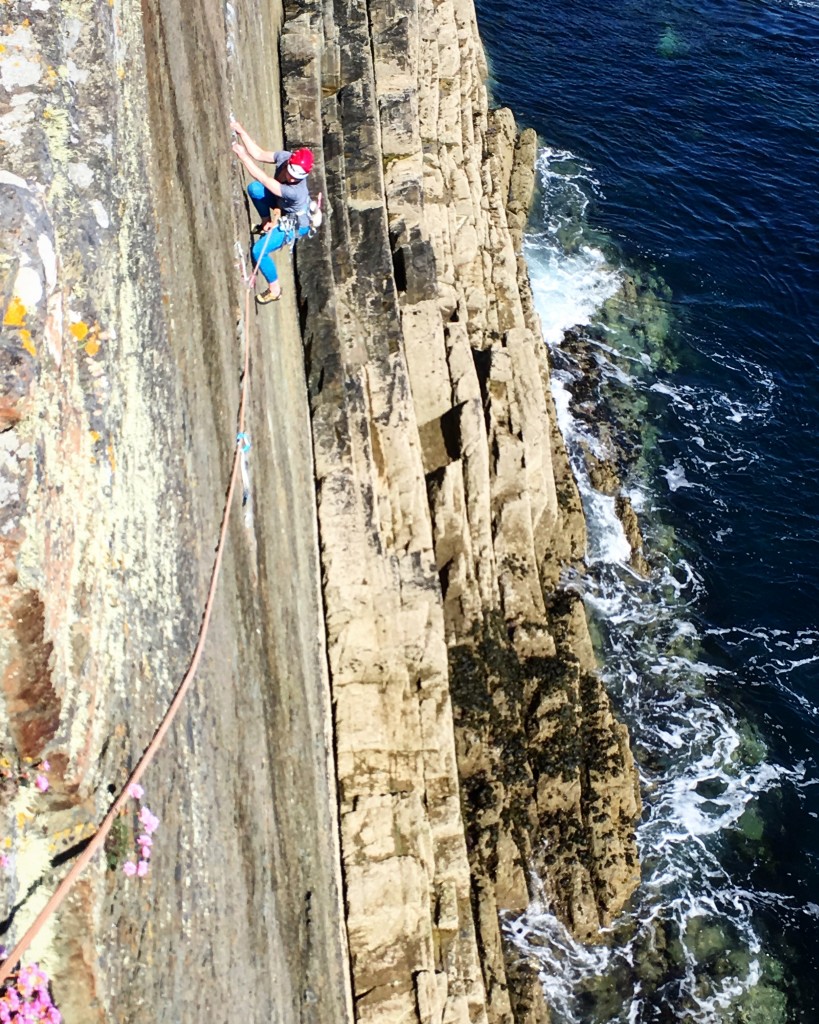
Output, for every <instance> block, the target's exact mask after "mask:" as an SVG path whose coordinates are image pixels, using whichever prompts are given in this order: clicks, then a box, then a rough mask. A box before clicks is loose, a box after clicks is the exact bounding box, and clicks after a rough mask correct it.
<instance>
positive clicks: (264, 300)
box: [256, 288, 282, 306]
mask: <svg viewBox="0 0 819 1024" xmlns="http://www.w3.org/2000/svg"><path fill="white" fill-rule="evenodd" d="M281 297H282V293H281V292H279V294H278V295H274V294H273V293H272V292H271V291H270V289H269V288H268V289H267V291H266V292H262V294H261V295H257V296H256V301H257V302H258V303H259V305H260V306H266V305H267V304H268V302H278V301H279V299H280V298H281Z"/></svg>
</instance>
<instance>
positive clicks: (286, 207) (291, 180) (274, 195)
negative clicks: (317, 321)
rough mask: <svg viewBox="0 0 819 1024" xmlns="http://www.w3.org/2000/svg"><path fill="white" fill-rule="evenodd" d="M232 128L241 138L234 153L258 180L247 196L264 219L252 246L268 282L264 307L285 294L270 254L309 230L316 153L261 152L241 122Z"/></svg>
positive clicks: (259, 297)
mask: <svg viewBox="0 0 819 1024" xmlns="http://www.w3.org/2000/svg"><path fill="white" fill-rule="evenodd" d="M230 127H231V129H232V130H233V131H234V132H236V134H237V135H238V136H239V139H241V142H240V141H236V142H234V143H233V147H232V148H233V152H234V153H235V154H236V156H238V158H239V159H240V160H241V161H242V163H243V164H244V165H245V167H246V168H247V170H248V172H249V173H250V174H252V175H253V177H254V179H255V180H254V181H251V183H250V184H249V185H248V187H247V194H248V195H249V196H250V199H251V202H252V203H253V205H254V206H255V207H256V210H257V212H258V214H259V216H260V217H261V223H260V224H257V225H256V227H254V229H253V233H254V234H258V235H259V239H258V241H257V242H256V243H255V244H254V246H253V263H254V265H255V264H256V263H258V264H259V270H260V271H261V272H262V274H263V275H264V277H265V279H266V280H267V284H268V287H267V291H265V292H262V293H261V295H257V296H256V301H257V302H259V303H261V304H262V305H265V304H266V303H268V302H276V301H277V300H278V299H280V298H281V294H282V286H281V282H280V281H279V279H278V274H277V273H276V265H275V263H274V262H273V260H272V259H271V257H270V253H272V252H275V251H276V250H277V249H281V248H282V246H284V245H288V244H289V243H290V242H292V241H293V240H294V239H296V238H299V237H301V236H302V235H306V234H307V233H308V231H309V230H310V193H309V191H308V189H307V181H306V178H307V175H308V174H309V173H310V171H311V170H312V169H313V154H312V152H311V151H310V150H309V149H297V150H295V151H294V152H292V153H291V152H290V151H289V150H286V149H284V150H276V151H274V150H267V149H262V147H261V146H260V145H259V144H258V143H257V142H255V141H254V140H253V139H252V138H251V137H250V135H248V133H247V132H246V131H245V129H244V128H243V127H242V125H241V124H239V122H238V121H233V122H231V125H230ZM257 161H258V163H257ZM259 163H263V164H274V165H275V168H276V169H275V171H273V173H272V174H267V173H266V172H265V171H263V170H262V168H261V167H259Z"/></svg>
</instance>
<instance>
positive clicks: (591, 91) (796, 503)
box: [478, 0, 819, 1024]
mask: <svg viewBox="0 0 819 1024" xmlns="http://www.w3.org/2000/svg"><path fill="white" fill-rule="evenodd" d="M478 14H479V23H480V27H481V32H482V35H483V38H484V41H485V44H486V46H487V51H488V55H489V58H490V62H491V66H492V71H493V81H492V83H491V85H492V89H493V92H494V95H495V98H496V100H497V101H498V102H501V103H504V104H507V105H509V106H511V107H512V109H513V110H514V111H515V113H516V115H517V117H518V120H519V121H520V122H521V123H522V124H526V125H531V126H533V127H534V128H535V129H536V130H537V131H538V134H539V135H540V137H541V140H542V143H543V151H542V154H541V165H540V180H541V186H542V188H541V194H540V196H539V199H538V205H537V209H536V211H535V214H534V216H533V221H532V225H531V231H530V236H529V242H528V246H527V252H528V256H529V260H530V266H531V268H532V275H533V279H534V286H535V291H536V294H537V296H538V306H539V309H540V312H541V318H542V320H543V321H544V329H545V333H546V334H547V338H548V341H549V344H550V345H551V346H552V348H553V353H554V363H555V370H556V373H555V377H556V389H557V397H558V404H559V405H560V406H561V408H562V410H563V412H562V420H563V426H564V430H565V431H566V432H567V433H568V434H569V435H570V442H571V443H573V444H574V445H575V449H574V451H575V455H574V458H575V462H576V466H577V468H578V472H579V473H580V475H581V477H582V474H583V468H582V460H580V457H579V455H578V452H579V447H577V446H578V445H579V444H580V442H581V441H583V440H584V432H585V430H586V426H584V425H583V424H582V423H581V422H579V421H578V420H577V418H576V416H575V412H574V410H573V407H572V406H573V396H574V395H576V394H577V390H578V385H577V380H576V373H577V369H576V366H573V363H572V358H571V356H570V355H569V354H567V353H566V352H565V351H562V344H561V338H562V330H563V328H566V327H570V326H572V325H573V324H575V323H580V324H589V323H590V324H591V325H592V326H591V327H590V328H589V330H588V334H589V336H590V337H591V339H592V342H593V344H594V345H595V346H596V348H595V351H596V352H597V353H598V362H599V365H600V367H601V376H600V380H599V381H598V382H597V384H596V387H597V394H598V401H599V402H601V403H604V404H605V403H611V402H612V401H616V402H617V403H618V404H619V406H620V407H621V408H624V407H630V408H631V409H632V411H633V413H634V416H635V418H636V419H637V420H638V421H639V422H640V423H641V424H643V426H644V427H646V428H647V429H646V430H644V431H643V433H642V435H641V437H640V440H639V442H638V447H640V448H641V449H642V456H643V457H642V458H641V459H638V460H636V461H635V462H634V464H633V466H632V470H631V475H630V477H629V479H628V481H627V484H628V486H629V488H630V493H631V494H632V498H633V500H634V502H635V505H636V506H637V507H638V509H639V511H640V514H641V515H642V516H643V520H644V525H645V529H646V533H647V537H648V540H649V546H650V547H652V546H653V549H654V550H655V552H661V554H660V555H657V557H656V558H655V562H654V566H655V571H654V575H653V581H652V583H650V584H648V585H646V586H643V587H640V586H635V584H634V580H633V577H631V575H630V574H629V572H628V571H627V569H626V568H625V565H624V556H623V550H622V539H621V538H618V536H617V527H616V523H614V522H613V521H612V518H611V509H610V507H608V506H607V505H606V504H605V502H600V501H599V499H598V498H596V497H595V496H594V495H593V494H592V493H591V492H590V491H589V489H588V488H586V500H587V512H588V513H589V515H590V516H591V518H592V519H593V520H594V522H593V524H592V541H591V547H590V553H589V563H590V571H589V574H588V577H589V578H588V581H587V583H586V584H585V586H586V588H587V602H588V605H589V608H590V611H591V613H592V614H593V616H594V617H595V621H596V630H597V632H598V635H599V646H600V651H601V657H602V659H603V663H604V674H605V675H606V678H607V681H608V682H609V685H610V688H611V690H612V693H613V694H614V696H615V699H616V700H617V701H618V703H619V705H620V707H621V709H622V711H623V714H624V715H625V717H626V718H627V720H628V721H629V725H630V727H631V729H632V734H633V736H634V737H635V745H636V747H637V750H638V755H639V759H640V765H641V772H642V774H643V786H644V792H645V794H646V805H647V811H646V818H645V821H644V822H643V825H642V826H641V840H640V841H641V849H642V854H643V861H644V865H645V867H644V877H645V884H644V887H643V890H642V891H641V893H640V894H639V896H638V899H637V900H636V901H635V905H634V907H633V908H631V914H632V917H631V919H630V921H629V922H628V923H627V925H624V928H623V930H622V932H621V933H620V934H618V935H617V936H615V938H614V939H613V944H612V946H611V948H610V949H608V950H607V951H606V950H604V949H602V948H601V949H600V950H592V951H583V950H579V949H576V948H571V946H570V944H568V945H567V946H566V948H565V949H562V951H561V948H562V947H561V946H560V944H561V943H566V941H567V940H565V939H563V938H559V937H556V936H557V934H558V933H557V932H556V931H555V930H554V929H555V926H554V923H553V922H550V921H549V919H548V913H547V911H548V908H533V911H532V912H531V914H530V919H529V921H527V922H524V923H523V924H521V925H518V926H515V927H518V933H519V937H520V941H521V942H522V943H525V942H526V941H527V935H528V936H529V937H531V934H533V932H532V931H531V929H537V928H540V929H541V933H543V932H546V931H550V930H551V931H550V934H552V943H553V944H552V946H551V947H549V946H548V945H547V947H546V949H547V952H546V953H544V954H543V955H544V964H545V965H546V975H548V978H549V979H551V980H549V981H548V986H549V992H550V998H551V999H552V1002H553V1005H555V1006H557V1007H558V1013H559V1015H562V1016H563V1019H566V1020H577V1021H581V1020H582V1021H593V1020H594V1021H597V1020H600V1021H602V1020H611V1021H615V1020H622V1021H634V1022H640V1021H645V1022H648V1021H674V1020H703V1021H759V1022H760V1024H774V1022H775V1021H804V1022H813V1021H819V995H817V993H816V992H815V991H814V979H815V976H816V971H817V968H819V953H817V950H819V787H817V785H816V783H817V782H819V768H818V767H817V759H818V758H819V622H817V607H819V446H817V433H818V432H819V389H818V388H817V370H819V299H818V298H817V285H819V229H817V225H818V224H819V2H814V0H709V2H703V0H697V2H685V3H683V2H660V3H657V2H656V0H655V2H651V3H649V2H648V0H616V2H615V0H598V2H595V3H591V2H588V0H550V2H549V3H548V4H543V3H537V4H535V3H528V4H526V3H523V4H521V3H518V4H512V3H509V2H507V0H480V2H479V4H478ZM624 274H633V275H635V276H636V278H637V280H638V281H639V282H641V286H642V287H644V288H645V289H646V291H647V292H648V293H649V294H650V295H651V296H652V299H651V302H650V304H649V306H650V308H649V312H648V313H646V309H644V308H641V309H628V310H624V309H622V307H621V308H620V309H619V311H618V310H615V311H612V310H611V309H609V310H608V311H607V312H606V311H604V312H602V313H601V307H602V305H603V303H604V300H605V298H606V296H607V295H608V294H610V293H611V292H612V291H613V290H614V289H615V288H616V285H617V281H618V280H622V277H623V275H624ZM644 315H647V316H649V318H650V319H651V321H652V324H651V327H650V329H649V330H648V331H645V330H642V328H640V324H639V321H640V318H641V316H644ZM601 318H602V320H603V321H604V322H603V323H602V326H601V324H600V323H599V321H600V320H601ZM595 322H597V326H596V327H595V326H594V325H595ZM635 325H636V326H635ZM627 336H630V337H631V341H628V344H631V343H632V341H634V339H635V338H636V339H637V340H638V341H639V340H640V339H642V342H644V343H645V344H646V345H647V348H645V351H644V358H643V357H641V356H640V355H639V353H638V352H637V350H636V349H634V350H632V351H628V352H626V353H625V354H624V350H623V348H622V345H623V342H624V338H626V337H627ZM646 338H647V339H648V341H646ZM618 352H619V353H620V354H619V355H618ZM586 440H588V438H586ZM581 483H582V480H581ZM540 910H543V911H544V912H545V913H544V915H542V916H541V917H540V918H538V914H539V912H540ZM535 918H538V920H537V921H535ZM541 938H542V934H541ZM539 941H540V940H539ZM658 943H659V945H661V946H663V948H664V949H666V950H671V952H666V953H664V954H663V955H662V956H658V955H656V949H657V946H658ZM663 944H664V945H663ZM539 948H540V947H539ZM652 949H653V950H655V954H652V953H651V950H652ZM618 950H619V952H618ZM584 956H589V957H591V959H590V960H588V961H587V962H584ZM652 956H653V957H654V961H655V962H654V965H653V967H652V969H651V971H650V972H649V971H646V970H643V971H642V973H641V971H640V970H637V968H636V967H635V964H639V963H645V962H647V961H648V960H651V959H652ZM600 957H603V959H605V960H606V964H605V966H603V965H602V964H601V960H600ZM590 975H598V976H605V977H607V978H608V981H607V983H606V986H605V987H606V988H607V993H608V994H607V995H606V997H605V998H604V997H603V996H601V995H600V993H599V992H598V993H597V994H593V993H590V992H589V993H586V994H585V995H582V997H579V996H578V995H577V992H578V991H581V992H582V990H583V989H584V984H585V982H584V979H586V978H588V977H589V976H590ZM649 975H650V976H649ZM561 977H562V981H561ZM555 979H557V980H555ZM571 993H574V995H572V994H571Z"/></svg>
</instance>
